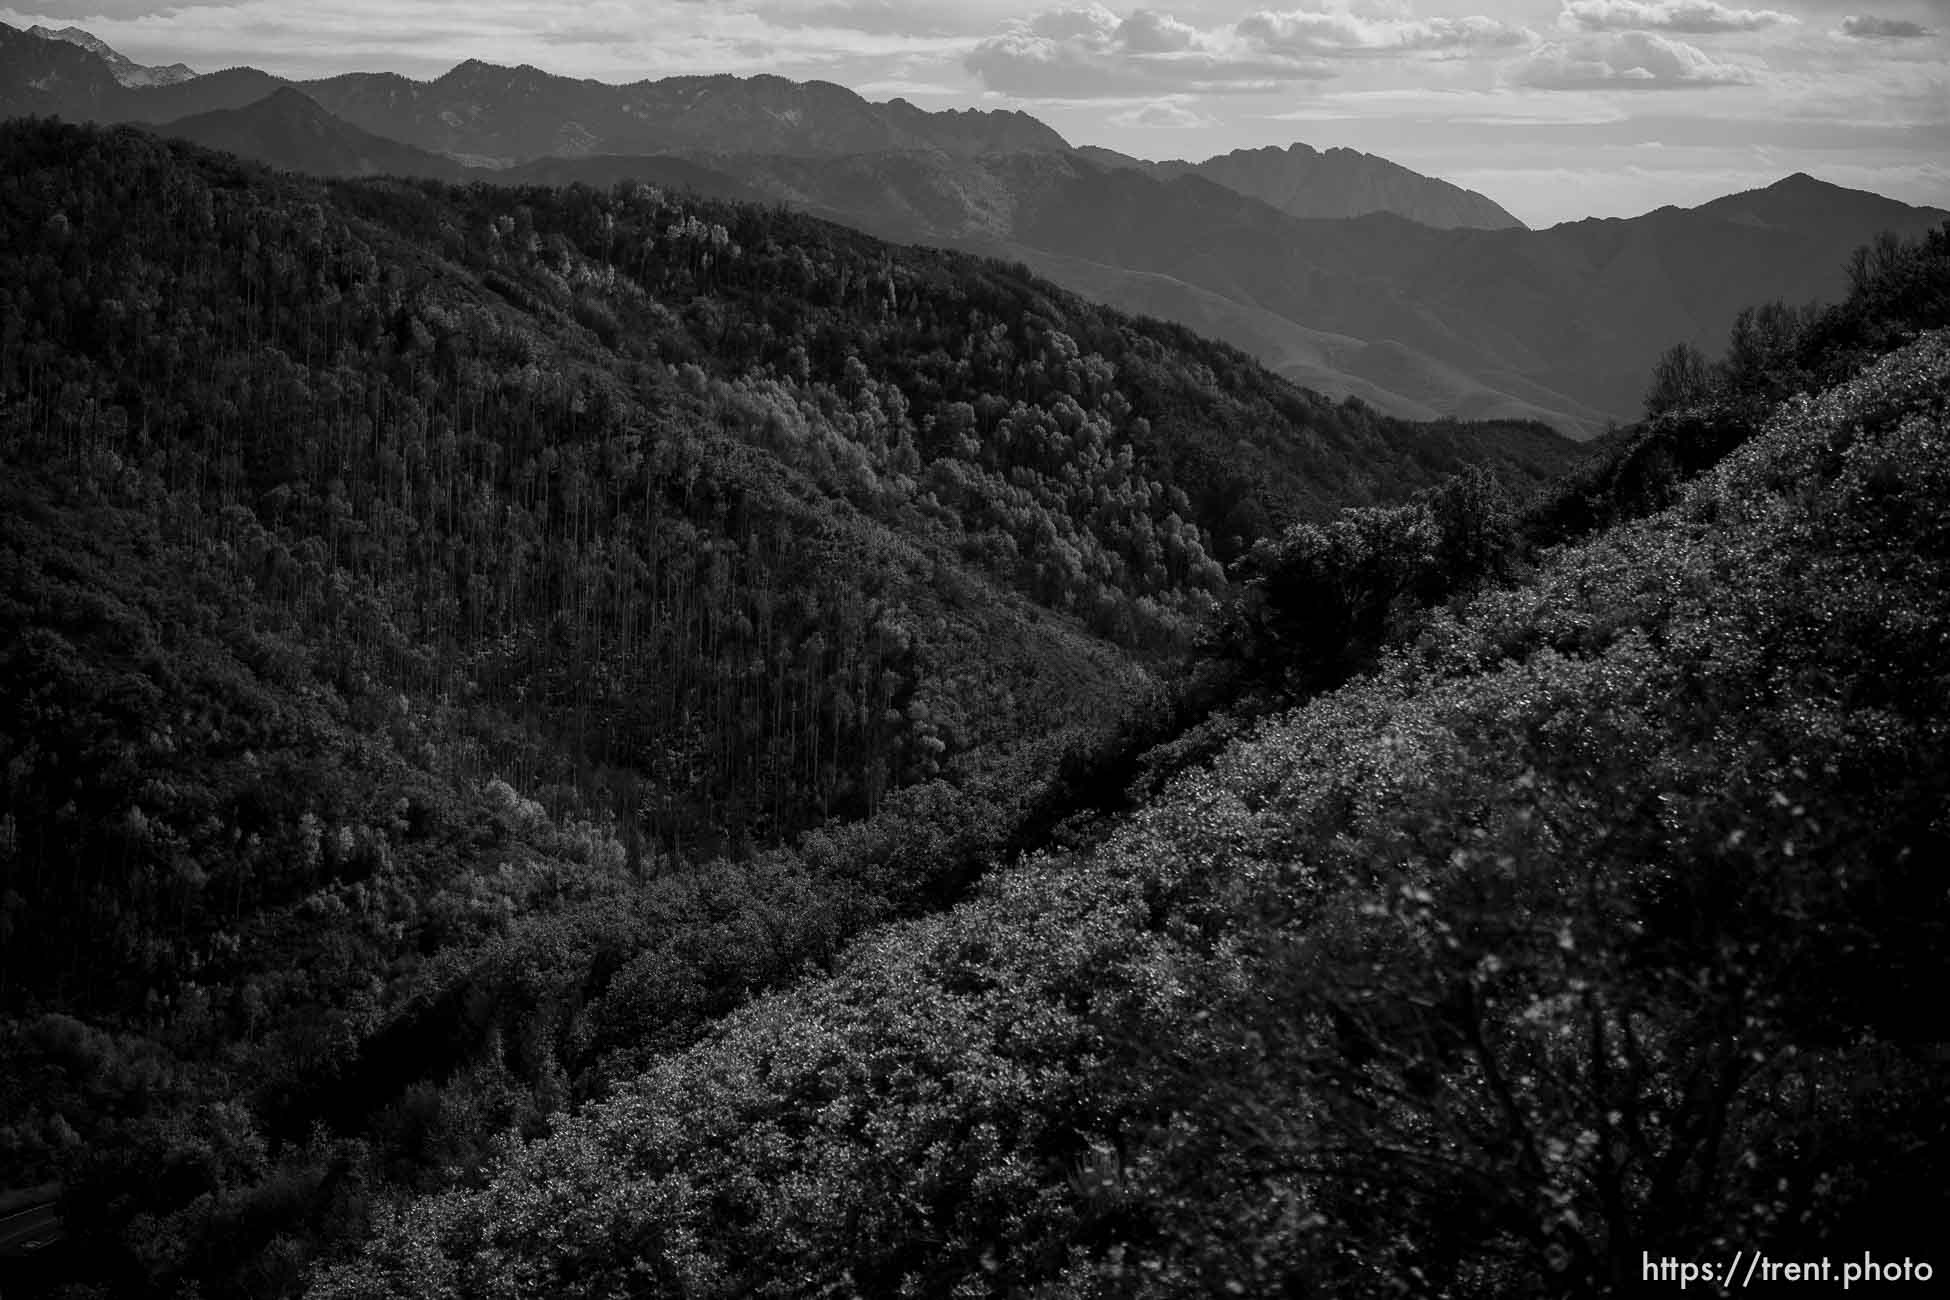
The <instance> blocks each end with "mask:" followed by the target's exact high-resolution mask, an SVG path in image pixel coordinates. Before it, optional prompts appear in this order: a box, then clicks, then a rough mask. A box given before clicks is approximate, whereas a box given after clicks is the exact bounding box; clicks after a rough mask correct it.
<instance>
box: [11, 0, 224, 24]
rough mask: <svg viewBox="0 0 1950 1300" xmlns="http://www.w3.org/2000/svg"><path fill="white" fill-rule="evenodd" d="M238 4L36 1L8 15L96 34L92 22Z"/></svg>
mask: <svg viewBox="0 0 1950 1300" xmlns="http://www.w3.org/2000/svg"><path fill="white" fill-rule="evenodd" d="M235 2H236V0H34V6H33V8H32V9H31V10H18V11H17V10H13V9H8V10H5V11H4V12H5V13H6V14H8V16H9V19H10V20H12V19H20V18H25V17H32V18H33V20H34V22H39V23H42V24H45V25H46V26H49V27H67V26H75V27H79V28H81V29H82V30H84V31H92V30H93V28H91V27H90V26H89V23H90V21H91V20H97V19H102V18H110V19H117V20H125V19H130V18H156V17H167V16H169V15H171V14H178V13H181V12H182V11H183V10H185V9H221V8H226V7H228V6H229V5H230V4H233V3H235ZM14 25H15V26H17V27H21V28H22V30H25V29H26V27H29V26H32V25H33V23H21V22H15V23H14Z"/></svg>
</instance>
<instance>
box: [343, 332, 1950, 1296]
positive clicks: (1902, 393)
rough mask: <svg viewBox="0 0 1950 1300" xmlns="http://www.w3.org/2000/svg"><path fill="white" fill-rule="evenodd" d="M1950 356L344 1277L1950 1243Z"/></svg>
mask: <svg viewBox="0 0 1950 1300" xmlns="http://www.w3.org/2000/svg"><path fill="white" fill-rule="evenodd" d="M1947 417H1950V336H1946V335H1945V334H1943V333H1941V332H1939V333H1935V334H1931V335H1928V336H1926V337H1924V338H1922V339H1920V340H1918V341H1917V342H1915V343H1913V344H1910V345H1909V346H1907V347H1904V348H1903V349H1901V350H1899V351H1897V352H1895V353H1893V354H1892V355H1890V356H1889V357H1887V358H1886V359H1885V360H1883V361H1882V362H1880V363H1879V364H1877V365H1875V366H1874V367H1872V368H1870V369H1869V370H1867V371H1866V372H1865V373H1863V374H1862V375H1860V376H1859V377H1858V378H1855V379H1853V380H1851V381H1848V382H1845V383H1843V384H1841V385H1839V386H1838V387H1835V388H1833V389H1832V390H1829V391H1826V392H1823V393H1821V394H1819V395H1817V396H1814V397H1812V398H1800V399H1795V400H1793V401H1791V402H1789V403H1787V404H1786V405H1784V406H1783V407H1782V408H1781V409H1780V410H1779V411H1778V412H1777V413H1776V414H1775V415H1774V416H1773V418H1772V419H1771V420H1770V421H1769V422H1768V424H1767V426H1766V427H1765V429H1764V430H1763V431H1762V432H1761V433H1760V434H1759V435H1758V436H1757V437H1755V438H1753V439H1752V440H1750V441H1749V442H1748V443H1747V444H1746V445H1744V446H1742V447H1741V448H1740V449H1738V450H1737V451H1735V452H1734V453H1733V454H1732V455H1731V456H1729V457H1728V458H1727V459H1726V460H1725V461H1724V462H1723V463H1722V464H1720V465H1719V466H1718V467H1717V468H1715V469H1714V470H1712V471H1711V472H1710V473H1708V474H1707V475H1705V476H1704V477H1703V478H1701V479H1700V480H1699V481H1698V482H1696V483H1694V484H1693V485H1691V486H1690V487H1688V488H1686V489H1685V490H1684V491H1683V492H1682V494H1681V495H1680V498H1679V500H1678V501H1677V502H1676V503H1675V504H1674V505H1673V506H1671V507H1670V508H1669V509H1666V510H1664V511H1663V512H1661V513H1658V514H1655V515H1652V516H1650V517H1647V518H1644V519H1640V520H1638V521H1636V522H1632V523H1626V524H1622V525H1620V526H1618V527H1616V528H1614V529H1612V530H1610V531H1608V532H1605V533H1603V534H1600V535H1598V536H1596V537H1594V538H1592V539H1591V540H1589V541H1587V542H1584V543H1582V544H1579V545H1576V546H1573V547H1569V548H1566V549H1562V550H1559V551H1556V552H1553V553H1550V554H1548V555H1547V556H1546V557H1545V558H1544V559H1543V561H1542V563H1541V566H1540V567H1539V569H1538V570H1537V572H1536V573H1535V574H1534V575H1533V576H1532V577H1531V578H1530V579H1529V580H1528V581H1526V582H1523V583H1521V584H1519V585H1516V586H1512V587H1509V588H1507V589H1501V590H1495V591H1491V592H1489V593H1487V594H1484V595H1482V596H1480V597H1479V598H1477V599H1476V600H1475V601H1473V602H1472V603H1470V604H1469V605H1468V606H1467V607H1465V608H1463V609H1462V610H1461V611H1460V612H1458V613H1449V612H1437V613H1435V614H1434V615H1432V616H1431V617H1430V618H1429V619H1428V620H1427V621H1426V623H1425V624H1424V626H1423V628H1422V630H1421V632H1420V635H1419V636H1418V637H1417V638H1416V639H1415V641H1414V643H1413V644H1412V645H1408V646H1405V647H1403V648H1401V649H1399V650H1398V651H1396V652H1394V653H1392V654H1391V655H1389V656H1388V657H1387V658H1386V659H1385V660H1384V662H1383V663H1382V665H1381V667H1380V668H1379V669H1378V671H1376V672H1375V673H1373V674H1372V675H1370V676H1367V677H1364V678H1362V679H1360V680H1358V681H1357V682H1355V683H1353V684H1351V685H1349V686H1347V687H1345V688H1344V689H1341V690H1339V691H1337V692H1334V693H1332V694H1329V695H1327V696H1324V697H1322V698H1320V699H1318V700H1316V701H1314V702H1313V703H1311V704H1309V705H1307V706H1304V707H1301V708H1299V709H1297V710H1295V711H1293V712H1291V713H1289V714H1287V715H1285V716H1281V717H1278V718H1275V719H1272V720H1269V721H1267V722H1265V723H1264V724H1262V725H1261V726H1260V727H1258V728H1257V729H1256V730H1255V731H1254V732H1253V734H1251V735H1250V736H1248V737H1246V738H1244V739H1242V740H1240V741H1239V742H1237V743H1236V744H1234V745H1232V746H1231V747H1229V748H1228V749H1227V750H1226V751H1225V752H1224V753H1223V754H1221V755H1220V757H1219V758H1218V759H1217V760H1216V761H1215V762H1214V763H1213V764H1212V766H1211V767H1210V769H1209V770H1206V771H1200V772H1196V773H1192V774H1188V775H1185V776H1183V777H1181V778H1180V779H1179V780H1178V781H1177V782H1176V783H1175V784H1173V785H1172V786H1171V787H1170V788H1169V789H1168V790H1167V791H1166V792H1165V793H1164V794H1163V796H1162V797H1160V798H1159V799H1157V800H1156V801H1155V802H1154V803H1152V804H1151V805H1150V806H1148V807H1146V808H1145V809H1143V810H1142V811H1140V812H1139V813H1138V814H1137V815H1135V816H1133V817H1132V818H1130V819H1129V821H1128V822H1127V823H1126V824H1124V825H1123V826H1122V827H1121V828H1119V829H1118V830H1117V831H1116V832H1115V833H1114V834H1113V835H1112V836H1111V837H1110V838H1109V839H1108V840H1107V841H1106V842H1104V843H1103V844H1102V845H1100V846H1099V847H1098V848H1096V849H1094V850H1092V851H1090V852H1088V853H1085V854H1082V855H1069V856H1061V855H1059V856H1048V857H1042V858H1038V859H1036V860H1033V861H1030V862H1027V863H1025V864H1023V865H1022V866H1020V867H1018V868H1016V869H1013V870H1009V871H1006V872H1002V873H1000V874H998V875H995V876H992V877H991V878H990V879H989V880H988V882H987V883H986V884H985V885H984V887H983V889H982V891H981V893H980V894H979V896H978V897H977V898H975V899H974V900H972V901H970V902H969V903H967V904H965V905H963V906H962V907H960V908H958V909H956V910H955V911H953V912H951V913H949V914H946V915H942V916H937V917H934V918H931V919H928V920H926V921H923V922H919V923H914V924H908V925H902V926H898V927H895V928H892V929H888V930H883V931H881V932H879V933H877V934H876V935H874V936H872V937H871V938H869V939H867V940H865V941H863V942H862V943H860V944H859V945H857V946H856V947H855V948H853V949H852V950H851V951H850V952H849V954H848V955H847V957H846V958H845V959H844V960H843V962H842V964H841V966H840V968H839V970H838V971H837V973H836V974H835V975H834V977H832V978H830V979H826V980H821V981H817V982H814V983H812V984H809V985H807V986H805V987H804V988H802V989H800V990H798V991H796V992H792V993H789V994H784V995H779V996H775V997H771V998H767V999H763V1000H760V1001H759V1002H757V1003H755V1004H753V1005H752V1006H750V1007H749V1008H747V1009H745V1010H743V1011H740V1012H738V1013H736V1014H734V1015H733V1016H731V1017H729V1018H728V1019H727V1020H726V1021H725V1022H724V1024H723V1025H722V1026H721V1027H720V1029H719V1030H718V1031H717V1032H716V1033H714V1034H713V1035H712V1036H711V1038H710V1039H709V1040H708V1041H706V1042H704V1043H702V1044H700V1045H698V1046H697V1047H695V1048H693V1049H691V1050H689V1051H687V1052H683V1053H679V1054H675V1055H672V1056H670V1057H667V1058H665V1059H663V1060H661V1061H660V1062H658V1063H657V1064H655V1065H654V1066H653V1067H652V1068H651V1069H650V1070H649V1071H648V1072H646V1073H644V1074H642V1075H641V1076H640V1077H638V1078H637V1079H636V1080H635V1081H634V1082H633V1083H631V1084H629V1085H628V1086H626V1087H624V1088H623V1089H622V1090H621V1091H619V1092H618V1093H617V1094H616V1095H615V1096H614V1097H613V1098H612V1099H611V1100H609V1101H607V1102H605V1103H603V1104H600V1105H597V1106H593V1107H591V1108H589V1109H588V1110H587V1111H585V1112H584V1113H583V1114H581V1115H580V1116H578V1117H577V1118H575V1119H573V1120H570V1121H568V1122H566V1123H564V1124H563V1125H562V1126H561V1127H560V1128H559V1130H558V1131H557V1132H555V1133H553V1134H552V1135H550V1136H549V1137H547V1138H545V1139H543V1140H541V1141H539V1142H535V1143H532V1144H529V1145H526V1146H521V1145H514V1146H510V1147H509V1148H507V1149H506V1150H505V1151H504V1152H503V1153H502V1155H501V1156H500V1158H499V1160H498V1161H497V1164H496V1166H495V1168H494V1169H493V1170H492V1171H491V1173H490V1176H489V1179H488V1181H487V1183H486V1185H485V1186H484V1187H482V1188H480V1189H478V1190H466V1191H455V1192H451V1193H448V1194H446V1195H443V1196H440V1197H437V1198H433V1199H428V1200H423V1201H420V1202H418V1203H416V1204H413V1205H411V1206H408V1207H406V1208H405V1209H404V1211H403V1212H402V1213H400V1214H399V1215H398V1216H397V1217H395V1218H393V1219H391V1220H390V1221H388V1222H387V1223H386V1224H385V1225H383V1227H382V1230H381V1231H380V1233H379V1235H378V1237H377V1239H376V1241H375V1242H374V1244H373V1245H372V1246H371V1248H370V1249H369V1250H368V1251H367V1252H366V1254H365V1255H364V1257H363V1258H362V1259H361V1260H359V1261H358V1262H356V1263H352V1264H348V1265H346V1266H344V1267H341V1268H338V1269H334V1270H331V1271H328V1272H326V1273H325V1274H324V1275H322V1276H321V1277H320V1278H319V1279H318V1281H317V1284H316V1286H315V1288H314V1293H315V1294H317V1295H319V1296H325V1297H354V1296H361V1297H363V1296H389V1295H390V1296H448V1295H486V1294H495V1295H508V1294H533V1295H544V1294H546V1295H591V1296H593V1295H612V1294H620V1293H625V1292H630V1291H637V1292H644V1293H653V1294H685V1295H697V1296H705V1295H724V1296H730V1295H750V1294H775V1295H814V1294H833V1293H864V1294H913V1295H946V1294H967V1295H985V1294H1004V1293H1015V1294H1043V1295H1110V1294H1117V1295H1128V1294H1157V1295H1167V1294H1170V1295H1176V1294H1188V1293H1212V1294H1240V1293H1245V1294H1269V1293H1279V1292H1281V1291H1285V1292H1287V1293H1299V1292H1305V1293H1313V1292H1316V1291H1318V1292H1320V1293H1325V1294H1337V1295H1338V1294H1346V1295H1363V1294H1375V1295H1381V1294H1391V1295H1392V1294H1399V1293H1401V1292H1402V1291H1404V1290H1405V1291H1407V1292H1409V1293H1442V1294H1451V1295H1464V1294H1468V1295H1510V1294H1538V1295H1546V1294H1565V1293H1582V1294H1589V1293H1594V1292H1598V1291H1606V1290H1624V1289H1627V1288H1628V1287H1629V1286H1631V1285H1632V1284H1633V1283H1634V1282H1635V1281H1636V1279H1637V1278H1638V1269H1639V1263H1640V1258H1641V1252H1642V1251H1650V1252H1651V1253H1652V1254H1653V1255H1655V1256H1660V1255H1666V1254H1673V1255H1678V1256H1680V1257H1689V1258H1717V1257H1718V1256H1719V1253H1720V1252H1724V1253H1725V1254H1726V1255H1727V1256H1729V1257H1730V1255H1731V1251H1732V1250H1734V1249H1746V1250H1753V1249H1761V1250H1766V1251H1769V1252H1771V1253H1772V1254H1773V1255H1774V1256H1775V1257H1779V1258H1788V1257H1793V1258H1806V1257H1813V1256H1818V1255H1820V1254H1822V1253H1824V1252H1826V1253H1829V1254H1832V1255H1836V1256H1839V1255H1841V1254H1842V1253H1844V1252H1856V1251H1860V1250H1862V1249H1865V1248H1866V1249H1870V1250H1874V1251H1878V1252H1882V1251H1888V1250H1893V1251H1896V1252H1898V1253H1900V1252H1901V1251H1902V1250H1904V1249H1911V1250H1913V1249H1914V1247H1915V1244H1916V1243H1919V1242H1924V1241H1927V1240H1929V1239H1930V1238H1929V1236H1928V1232H1929V1230H1930V1228H1931V1226H1932V1225H1934V1224H1936V1223H1940V1222H1941V1221H1942V1215H1943V1212H1944V1210H1945V1208H1946V1207H1945V1205H1944V1204H1943V1191H1942V1189H1943V1188H1945V1187H1946V1186H1950V1178H1946V1174H1950V1168H1946V1164H1950V1145H1946V1138H1950V1134H1946V1133H1945V1131H1944V1118H1943V1113H1942V1109H1941V1106H1940V1098H1941V1096H1942V1095H1943V1091H1944V1087H1945V1085H1946V1084H1947V1083H1950V1078H1946V1066H1945V1064H1944V1062H1945V1059H1946V1053H1945V1051H1944V1048H1945V1045H1946V1041H1950V1025H1946V1024H1945V1022H1944V1013H1943V1009H1942V1003H1941V1000H1940V998H1937V997H1935V996H1933V995H1932V992H1931V991H1933V990H1935V989H1938V988H1941V987H1942V986H1943V984H1944V981H1945V977H1946V976H1947V975H1950V971H1946V970H1945V969H1944V967H1945V962H1946V960H1950V958H1946V954H1950V947H1947V946H1946V942H1945V941H1946V939H1950V934H1946V921H1950V914H1947V909H1946V902H1945V895H1944V891H1943V889H1942V882H1941V879H1940V868H1941V864H1942V863H1943V862H1944V861H1946V860H1950V826H1946V824H1945V822H1944V813H1943V809H1944V801H1943V793H1944V790H1945V788H1946V780H1950V771H1947V770H1946V758H1945V755H1946V753H1950V749H1946V746H1945V743H1944V742H1945V739H1946V735H1945V733H1946V730H1947V729H1950V692H1947V691H1946V686H1945V683H1946V682H1950V443H1946V433H1945V422H1946V418H1947Z"/></svg>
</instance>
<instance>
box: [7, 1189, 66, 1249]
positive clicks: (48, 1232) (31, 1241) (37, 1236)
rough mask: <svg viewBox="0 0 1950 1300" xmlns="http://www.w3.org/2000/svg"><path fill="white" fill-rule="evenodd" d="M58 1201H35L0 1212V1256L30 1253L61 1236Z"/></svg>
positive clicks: (49, 1244)
mask: <svg viewBox="0 0 1950 1300" xmlns="http://www.w3.org/2000/svg"><path fill="white" fill-rule="evenodd" d="M59 1204H60V1203H59V1202H58V1201H56V1200H53V1199H49V1200H45V1201H37V1202H35V1203H34V1204H32V1205H24V1206H22V1207H20V1208H19V1209H17V1210H9V1211H8V1212H7V1213H5V1214H0V1256H6V1255H31V1254H33V1253H34V1252H35V1251H37V1250H39V1249H41V1248H42V1247H43V1246H51V1245H53V1244H54V1243H55V1242H57V1241H59V1240H61V1216H60V1215H59V1214H58V1213H56V1210H57V1209H58V1207H59Z"/></svg>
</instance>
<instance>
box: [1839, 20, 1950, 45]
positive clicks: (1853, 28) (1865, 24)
mask: <svg viewBox="0 0 1950 1300" xmlns="http://www.w3.org/2000/svg"><path fill="white" fill-rule="evenodd" d="M1930 34H1931V33H1930V29H1929V28H1927V27H1925V26H1923V24H1921V23H1912V22H1909V21H1907V20H1906V19H1902V18H1872V17H1870V16H1869V15H1867V14H1863V15H1861V16H1860V17H1850V18H1844V19H1842V35H1844V36H1853V37H1855V39H1857V40H1859V41H1913V40H1918V39H1920V38H1922V37H1925V36H1928V35H1930Z"/></svg>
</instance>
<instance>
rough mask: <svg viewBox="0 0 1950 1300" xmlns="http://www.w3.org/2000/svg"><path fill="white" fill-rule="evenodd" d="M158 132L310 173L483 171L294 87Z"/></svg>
mask: <svg viewBox="0 0 1950 1300" xmlns="http://www.w3.org/2000/svg"><path fill="white" fill-rule="evenodd" d="M156 131H157V134H159V135H163V136H169V137H172V138H175V139H179V140H188V141H190V142H191V143H192V144H200V145H202V146H204V147H205V148H207V149H220V150H223V151H224V152H226V153H234V154H236V155H238V156H239V157H241V158H249V159H252V160H253V161H256V162H261V163H267V164H269V165H270V166H273V167H279V168H283V169H284V170H286V171H294V172H302V173H304V174H306V175H308V176H418V177H427V178H430V179H434V180H448V181H461V180H465V179H468V178H469V177H470V176H472V175H475V174H476V173H475V171H474V170H473V169H470V168H467V167H464V166H462V165H461V164H460V163H457V162H455V161H454V160H453V159H451V158H448V157H444V156H443V155H440V154H433V153H428V152H427V151H426V150H424V149H415V148H413V147H412V146H411V145H405V144H401V143H399V142H398V141H396V140H389V139H386V138H385V137H383V136H376V135H373V134H372V133H371V132H369V131H361V130H360V129H359V128H357V127H355V126H353V125H351V124H350V123H348V122H343V121H340V120H339V119H338V118H336V117H333V116H332V115H331V114H330V113H327V112H326V111H325V110H324V109H322V108H320V107H319V106H318V105H317V104H316V103H315V102H313V101H312V100H311V99H310V98H309V97H307V96H306V95H305V94H304V93H303V92H302V91H298V90H294V89H292V88H291V87H289V86H287V87H284V88H283V89H281V90H277V91H274V92H272V93H271V94H269V95H267V96H265V97H264V98H263V99H260V100H258V101H257V102H256V103H253V104H248V105H246V106H245V107H243V108H228V109H218V110H216V111H215V112H210V113H198V114H195V115H193V116H190V117H184V118H179V119H177V120H176V121H174V122H168V123H165V124H163V125H162V126H159V127H157V128H156Z"/></svg>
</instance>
